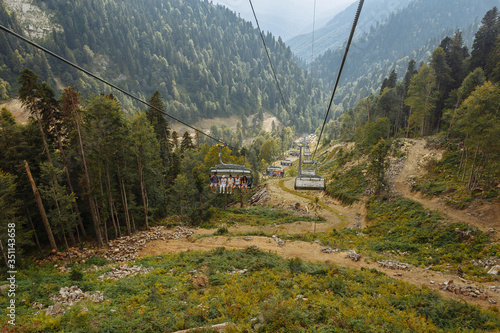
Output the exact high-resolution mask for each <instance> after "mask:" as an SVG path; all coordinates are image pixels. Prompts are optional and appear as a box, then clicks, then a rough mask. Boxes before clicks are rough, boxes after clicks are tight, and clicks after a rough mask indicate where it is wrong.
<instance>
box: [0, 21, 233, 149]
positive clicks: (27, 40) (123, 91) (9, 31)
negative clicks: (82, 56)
mask: <svg viewBox="0 0 500 333" xmlns="http://www.w3.org/2000/svg"><path fill="white" fill-rule="evenodd" d="M0 29H1V30H3V31H5V32H7V33H9V34H11V35H13V36H14V37H16V38H19V39H21V40H23V41H24V42H26V43H28V44H30V45H32V46H34V47H36V48H37V49H39V50H42V51H43V52H45V53H48V54H50V55H51V56H53V57H54V58H57V59H59V60H61V61H62V62H64V63H66V64H68V65H70V66H72V67H74V68H76V69H77V70H79V71H82V72H84V73H85V74H87V75H88V76H90V77H92V78H94V79H96V80H98V81H100V82H102V83H104V84H106V85H108V86H110V87H112V88H114V89H116V90H118V91H120V92H121V93H123V94H125V95H127V96H128V97H130V98H132V99H134V100H136V101H138V102H140V103H142V104H144V105H146V106H148V107H150V108H152V109H154V110H156V111H158V112H160V113H162V114H164V115H166V116H167V117H169V118H171V119H173V120H175V121H177V122H179V123H181V124H183V125H184V126H187V127H189V128H191V129H192V130H195V131H196V132H198V133H201V134H203V135H205V136H206V137H208V138H210V139H212V140H215V141H217V142H220V143H224V144H226V143H225V142H224V141H222V140H220V139H217V138H215V137H213V136H211V135H210V134H207V133H205V132H203V131H202V130H199V129H197V128H196V127H193V126H191V125H189V124H188V123H185V122H184V121H182V120H180V119H178V118H176V117H174V116H171V115H169V114H168V113H166V112H165V111H163V110H161V109H159V108H157V107H156V106H154V105H151V104H150V103H148V102H146V101H144V100H142V99H140V98H139V97H137V96H135V95H132V94H131V93H129V92H127V91H126V90H124V89H122V88H120V87H118V86H116V85H114V84H112V83H110V82H108V81H106V80H104V79H103V78H101V77H99V76H97V75H95V74H93V73H91V72H89V71H88V70H86V69H84V68H82V67H80V66H78V65H76V64H74V63H72V62H71V61H69V60H67V59H65V58H63V57H61V56H60V55H58V54H56V53H54V52H52V51H50V50H48V49H46V48H44V47H43V46H41V45H38V44H37V43H35V42H33V41H31V40H29V39H27V38H25V37H24V36H21V35H19V34H18V33H16V32H14V31H12V30H10V29H8V28H6V27H4V26H3V25H1V24H0ZM226 145H227V144H226Z"/></svg>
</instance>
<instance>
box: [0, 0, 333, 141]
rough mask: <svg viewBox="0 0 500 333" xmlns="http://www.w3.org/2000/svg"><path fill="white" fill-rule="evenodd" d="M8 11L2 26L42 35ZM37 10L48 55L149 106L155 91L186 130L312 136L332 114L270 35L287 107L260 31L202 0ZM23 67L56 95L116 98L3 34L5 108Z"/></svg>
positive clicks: (60, 4)
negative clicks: (243, 120)
mask: <svg viewBox="0 0 500 333" xmlns="http://www.w3.org/2000/svg"><path fill="white" fill-rule="evenodd" d="M21 2H23V1H21ZM24 2H27V3H29V1H24ZM16 3H19V1H16ZM11 6H12V7H10V9H8V8H9V4H8V2H5V1H1V2H0V20H1V22H2V24H3V25H5V26H8V27H9V28H11V29H13V30H15V31H16V32H18V33H24V32H28V31H29V30H30V28H33V26H36V24H33V21H31V22H30V21H29V20H28V21H23V20H20V19H19V18H20V17H21V16H23V15H25V16H26V15H28V14H29V13H26V12H23V11H22V8H24V7H22V6H18V7H14V2H12V3H11ZM31 6H32V9H33V8H34V7H33V6H39V7H38V8H36V9H37V10H39V11H40V10H41V12H42V13H44V14H45V16H44V17H47V18H49V19H50V20H51V24H52V28H49V29H48V31H46V33H45V34H43V37H42V36H37V37H38V38H36V40H37V42H39V43H40V44H41V45H43V46H44V47H46V48H48V49H49V50H51V51H53V52H55V53H57V54H59V55H61V56H63V57H65V58H66V59H68V60H70V61H72V62H75V63H76V64H78V65H80V66H82V67H84V68H85V69H88V70H90V71H91V72H93V73H96V74H97V75H99V76H101V77H103V78H104V79H107V80H110V81H111V82H113V83H114V84H116V85H118V86H119V87H121V88H123V89H125V90H127V91H130V92H131V93H133V94H135V95H137V96H139V97H141V98H143V99H147V98H148V97H149V96H151V95H152V94H153V92H154V91H155V90H158V91H159V93H160V94H161V95H162V96H163V97H164V98H165V100H166V102H167V103H166V109H167V112H168V113H169V114H171V115H173V116H176V117H179V118H181V119H183V120H185V121H188V122H194V121H196V120H197V119H199V118H200V117H208V118H210V117H215V116H229V115H233V114H235V115H245V116H248V115H251V114H256V113H262V112H266V111H267V112H270V113H272V114H274V115H276V116H277V117H278V118H279V120H280V121H281V122H282V123H284V124H285V125H288V124H289V123H290V124H293V125H295V126H296V127H297V129H298V130H299V131H304V132H309V131H311V130H312V129H314V128H316V127H317V126H318V124H319V121H320V118H321V116H320V114H324V112H325V98H324V95H323V93H322V91H321V89H319V88H318V87H316V86H315V85H314V84H313V83H312V81H311V80H310V79H309V78H308V77H307V75H306V74H305V73H304V72H303V71H302V69H301V68H300V67H299V66H298V64H297V63H296V61H295V59H294V57H293V55H292V53H291V52H290V49H289V48H288V47H287V46H286V45H285V44H284V43H283V41H282V40H281V39H278V40H276V39H275V38H274V37H273V36H272V35H270V34H267V35H265V36H264V38H265V41H266V44H267V46H268V47H269V51H270V55H271V58H272V61H273V65H274V66H275V70H276V73H277V76H278V79H279V82H280V85H281V89H282V92H283V96H284V99H285V103H286V106H285V105H283V103H282V100H281V96H280V94H279V91H278V89H277V86H276V83H275V81H274V79H273V75H272V72H271V70H270V67H269V64H268V60H267V57H266V54H265V50H264V48H263V45H262V41H261V39H260V36H259V34H258V30H256V29H254V28H253V27H252V24H251V23H250V22H245V21H243V20H242V19H240V18H239V17H238V16H237V15H236V14H235V13H233V12H231V11H229V10H227V9H226V8H224V7H222V6H213V5H212V4H211V3H209V2H208V1H203V2H202V1H199V0H183V1H159V0H156V1H131V0H129V1H120V2H115V1H108V0H93V1H69V2H68V1H62V0H48V1H44V2H43V3H32V4H31ZM16 8H18V9H17V10H16ZM34 16H35V17H39V16H40V17H41V14H40V15H38V14H37V15H34ZM18 19H19V20H18ZM20 21H23V22H24V23H23V24H24V25H23V26H21V24H20ZM23 31H24V32H23ZM24 67H27V68H30V69H32V70H33V71H34V72H35V73H37V75H39V76H40V78H41V79H42V80H45V81H48V82H49V83H50V84H51V85H53V86H55V83H56V82H58V83H60V84H62V86H68V85H72V86H75V87H76V88H77V89H78V91H79V92H80V93H82V94H83V96H89V95H91V94H96V93H98V92H105V93H109V92H112V91H111V90H110V89H109V88H107V87H104V86H103V84H101V83H98V82H96V81H95V80H93V79H89V78H88V77H87V76H86V75H84V74H81V73H79V72H77V71H76V70H75V69H73V68H70V67H69V66H67V65H65V64H63V63H61V62H60V61H58V60H56V59H53V58H51V57H50V56H46V55H44V54H42V53H40V52H39V51H34V50H33V48H31V47H28V46H26V45H25V44H23V43H22V42H19V41H17V40H15V39H14V38H13V37H10V36H7V34H6V33H4V32H2V33H0V80H1V81H0V86H1V87H2V88H0V89H1V90H0V91H1V92H2V95H1V98H2V99H4V100H5V99H7V98H12V97H15V96H16V92H17V88H18V86H19V85H18V84H17V82H16V80H17V77H18V76H19V72H20V70H21V69H23V68H24ZM113 93H115V92H113ZM116 95H117V96H118V97H119V99H120V101H121V102H122V104H123V105H124V106H125V107H130V106H131V101H130V100H129V99H127V98H126V97H124V96H121V95H120V94H116Z"/></svg>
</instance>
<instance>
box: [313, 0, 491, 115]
mask: <svg viewBox="0 0 500 333" xmlns="http://www.w3.org/2000/svg"><path fill="white" fill-rule="evenodd" d="M494 6H498V0H483V1H475V0H450V1H446V2H445V1H434V0H414V1H412V2H411V3H409V4H408V6H406V7H405V8H403V9H401V10H399V11H398V12H395V13H392V14H390V15H389V17H388V19H387V20H386V21H384V22H379V23H377V24H376V26H374V27H371V28H370V31H369V32H365V33H363V34H362V35H361V36H360V37H358V38H357V39H355V40H354V41H353V44H352V45H351V49H350V52H349V56H348V59H347V61H346V64H345V68H344V72H343V73H342V78H341V81H340V87H339V88H338V90H337V93H336V96H335V99H334V103H335V104H337V105H338V106H339V107H338V109H337V112H336V114H337V115H339V114H340V113H342V112H343V110H345V109H346V108H349V107H352V106H353V105H354V104H355V103H356V102H357V101H358V100H359V99H361V98H363V97H366V96H368V95H369V94H370V93H377V92H378V91H379V89H380V86H381V84H382V81H383V79H384V78H386V77H387V76H389V73H390V72H391V71H392V70H393V69H395V70H396V72H397V74H398V77H399V78H402V77H403V75H404V72H405V70H406V67H407V65H408V62H409V61H410V60H411V59H414V60H416V61H417V63H419V62H420V61H424V62H427V60H428V58H429V56H430V54H431V52H432V51H433V50H434V49H435V48H436V47H437V46H438V45H439V43H440V42H441V40H442V39H443V38H444V37H446V36H452V35H453V34H454V33H455V31H456V30H457V29H460V30H462V31H463V34H462V36H463V40H464V44H465V45H466V46H468V47H469V50H470V46H471V45H472V41H473V38H474V34H475V33H476V31H477V29H478V27H479V24H480V21H481V18H482V17H483V16H484V15H485V13H486V12H487V11H488V10H490V9H492V8H493V7H494ZM365 9H366V8H363V10H365ZM339 15H340V14H339ZM362 15H363V14H362ZM353 17H354V14H353V15H352V18H353ZM352 18H351V20H352ZM345 38H346V39H347V34H346V36H345ZM343 54H344V47H343V46H342V47H340V48H337V49H331V50H328V51H326V52H325V53H324V54H322V55H320V56H318V57H317V58H316V59H315V61H314V62H313V63H312V64H311V66H310V68H311V73H312V76H314V77H317V78H319V79H320V80H321V81H322V82H323V84H324V88H325V89H326V90H327V91H331V89H332V88H333V83H334V80H335V77H336V74H337V71H338V68H339V65H340V62H341V59H342V56H343Z"/></svg>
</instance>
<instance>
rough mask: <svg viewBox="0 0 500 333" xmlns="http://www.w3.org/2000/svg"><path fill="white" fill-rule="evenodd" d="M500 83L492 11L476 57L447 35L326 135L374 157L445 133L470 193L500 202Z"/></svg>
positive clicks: (498, 27) (499, 25)
mask: <svg viewBox="0 0 500 333" xmlns="http://www.w3.org/2000/svg"><path fill="white" fill-rule="evenodd" d="M499 83H500V15H499V12H498V9H497V7H493V8H492V9H490V10H489V11H487V12H486V14H485V15H484V17H483V18H482V20H481V25H480V27H479V30H478V31H477V33H476V34H475V36H474V42H473V44H472V49H471V50H470V51H469V49H468V48H467V47H466V46H465V45H464V43H463V39H462V34H461V33H460V31H457V32H456V33H455V34H453V35H451V36H447V37H445V38H444V39H442V40H441V42H440V44H439V46H438V47H437V48H435V49H434V50H433V51H432V54H431V56H430V57H429V60H428V61H427V62H421V63H419V64H417V63H416V62H415V60H410V61H409V62H408V64H407V69H406V73H405V74H404V77H403V79H402V80H398V75H397V73H396V72H395V71H394V70H393V71H392V72H391V74H390V75H389V76H388V77H385V78H384V80H383V82H382V85H381V87H380V88H379V91H378V93H377V94H371V95H370V96H368V97H366V98H363V99H361V100H360V101H359V102H358V103H357V104H356V106H355V107H353V108H350V109H348V110H347V111H346V112H345V113H344V114H342V115H341V116H340V118H339V119H337V120H334V121H330V122H329V123H328V124H327V129H326V130H325V132H326V133H328V135H329V136H330V137H329V138H328V139H330V140H331V139H341V140H355V141H356V142H357V144H358V146H357V147H359V149H364V150H365V151H367V152H368V151H371V153H370V154H372V153H373V154H375V155H376V154H378V153H380V152H381V151H383V149H384V148H383V146H384V144H382V143H381V144H380V145H379V144H378V143H380V142H381V141H384V139H385V138H390V137H406V138H408V137H419V136H428V135H433V134H438V133H439V134H441V135H442V137H443V138H444V142H446V147H447V149H448V150H449V151H450V154H452V155H453V154H454V155H453V156H454V157H453V158H454V159H455V160H453V161H449V163H451V164H452V165H455V166H456V165H458V164H459V165H460V167H459V170H460V168H462V172H463V176H461V177H458V176H455V177H456V178H457V182H462V183H463V184H462V186H464V189H463V191H464V192H467V191H468V192H469V193H471V192H473V191H475V190H477V189H478V188H481V190H482V191H483V193H486V192H487V191H489V190H492V191H493V192H492V195H493V197H494V196H497V195H498V194H497V192H495V191H497V190H494V187H495V186H496V185H495V184H497V183H498V177H499V176H500V174H499V168H498V166H499V165H500V143H499V140H498V138H499V137H500V118H499V117H500V109H499V105H500V86H499ZM328 139H327V140H328ZM375 145H376V147H377V149H379V150H378V152H377V149H375V148H373V147H374V146H375ZM372 149H373V150H372ZM375 155H374V156H375ZM472 156H473V161H470V159H472ZM468 159H469V161H468ZM382 168H383V167H382ZM440 168H441V166H439V167H436V170H439V172H443V170H442V169H440ZM466 169H467V170H468V171H467V177H466V174H465V170H466ZM447 177H448V176H447ZM450 177H451V176H450ZM459 178H461V180H458V179H459ZM464 182H465V183H464ZM426 186H429V187H432V186H433V184H432V182H429V184H427V185H426ZM462 193H463V192H462Z"/></svg>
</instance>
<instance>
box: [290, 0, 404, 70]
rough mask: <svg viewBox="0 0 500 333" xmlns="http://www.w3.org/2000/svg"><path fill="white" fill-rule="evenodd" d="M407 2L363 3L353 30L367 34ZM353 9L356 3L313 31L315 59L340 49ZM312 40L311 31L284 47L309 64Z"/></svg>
mask: <svg viewBox="0 0 500 333" xmlns="http://www.w3.org/2000/svg"><path fill="white" fill-rule="evenodd" d="M411 1H413V0H382V1H373V2H372V1H367V2H366V3H365V4H364V5H363V10H362V12H361V15H360V19H359V22H358V26H357V28H356V36H360V35H361V34H363V33H367V32H369V31H370V28H371V27H372V26H374V25H376V24H377V23H378V22H383V21H385V20H386V19H387V18H388V17H389V16H390V15H391V14H392V13H394V12H396V11H398V10H400V9H401V8H404V7H406V6H407V5H408V4H409V3H410V2H411ZM357 8H358V2H355V3H353V4H352V5H350V6H349V7H347V8H346V9H345V10H344V11H342V12H341V13H339V14H337V15H335V17H334V18H333V19H331V20H330V21H329V22H328V23H327V24H326V25H325V26H323V27H321V28H319V29H318V30H317V31H315V32H314V54H315V55H316V56H318V55H321V54H323V53H325V52H326V51H327V50H330V49H336V48H339V47H342V45H343V44H344V43H345V42H346V41H347V38H348V36H349V33H350V31H351V27H352V22H353V18H354V15H355V13H356V10H357ZM312 41H313V40H312V32H310V33H307V34H303V35H299V36H296V37H294V38H292V39H290V40H288V41H287V44H288V45H289V46H290V48H291V49H292V51H293V53H294V54H295V55H296V56H297V57H299V58H301V59H304V60H305V61H306V62H310V61H311V48H312V46H311V44H312ZM316 56H315V57H316Z"/></svg>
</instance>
